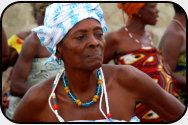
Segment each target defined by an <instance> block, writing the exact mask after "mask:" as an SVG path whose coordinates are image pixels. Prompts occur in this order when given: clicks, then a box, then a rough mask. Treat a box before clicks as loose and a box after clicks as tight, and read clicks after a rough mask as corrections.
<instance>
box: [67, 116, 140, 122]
mask: <svg viewBox="0 0 188 125" xmlns="http://www.w3.org/2000/svg"><path fill="white" fill-rule="evenodd" d="M69 122H126V121H125V120H116V119H111V120H108V119H100V120H74V121H69ZM129 122H140V119H138V118H137V117H136V116H134V117H132V118H131V120H130V121H129Z"/></svg>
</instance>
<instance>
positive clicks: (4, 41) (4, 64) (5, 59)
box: [1, 28, 9, 71]
mask: <svg viewBox="0 0 188 125" xmlns="http://www.w3.org/2000/svg"><path fill="white" fill-rule="evenodd" d="M1 31H2V51H1V52H2V66H1V69H2V71H5V70H6V69H7V68H8V67H9V65H7V63H8V59H9V51H8V44H7V37H6V33H5V31H4V29H3V28H2V30H1Z"/></svg>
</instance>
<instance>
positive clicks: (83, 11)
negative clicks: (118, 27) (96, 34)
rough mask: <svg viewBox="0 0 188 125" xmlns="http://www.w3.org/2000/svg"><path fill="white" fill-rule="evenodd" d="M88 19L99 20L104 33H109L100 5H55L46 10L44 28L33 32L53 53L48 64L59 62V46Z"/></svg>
mask: <svg viewBox="0 0 188 125" xmlns="http://www.w3.org/2000/svg"><path fill="white" fill-rule="evenodd" d="M87 18H93V19H96V20H98V21H99V23H100V24H101V27H102V29H103V33H105V32H106V31H107V28H106V25H105V21H104V17H103V11H102V9H101V8H100V6H99V4H98V3H54V4H51V5H50V6H48V7H47V8H46V13H45V18H44V26H39V27H37V28H34V29H32V31H35V32H36V33H37V36H38V37H39V39H40V41H41V44H42V45H43V46H45V47H46V48H47V49H48V50H49V51H50V52H51V53H52V56H51V57H50V58H49V60H48V61H47V63H49V62H53V61H54V60H56V62H58V60H57V58H56V56H55V53H56V46H57V44H58V43H59V42H60V41H61V40H62V39H63V38H64V37H65V35H66V34H67V33H68V32H69V30H70V29H71V28H72V27H73V26H74V25H76V24H77V23H78V22H80V21H82V20H84V19H87Z"/></svg>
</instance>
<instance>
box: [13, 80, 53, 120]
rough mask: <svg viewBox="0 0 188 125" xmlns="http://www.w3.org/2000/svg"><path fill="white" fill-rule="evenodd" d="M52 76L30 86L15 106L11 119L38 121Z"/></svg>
mask: <svg viewBox="0 0 188 125" xmlns="http://www.w3.org/2000/svg"><path fill="white" fill-rule="evenodd" d="M53 81H54V77H53V78H51V79H49V80H46V81H44V82H41V83H39V84H36V85H34V86H32V87H31V88H30V89H29V90H28V91H27V93H26V94H25V95H24V97H23V98H22V100H21V101H20V103H19V105H18V106H17V108H16V110H15V112H14V115H13V120H14V121H16V122H25V121H26V122H28V121H38V120H39V118H40V115H41V114H42V113H43V112H44V110H45V108H46V106H47V104H48V103H47V102H48V97H49V95H50V92H51V87H52V84H53Z"/></svg>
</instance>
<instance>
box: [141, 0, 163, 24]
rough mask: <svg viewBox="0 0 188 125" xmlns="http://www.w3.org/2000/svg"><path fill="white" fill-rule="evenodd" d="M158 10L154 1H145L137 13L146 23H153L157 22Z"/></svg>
mask: <svg viewBox="0 0 188 125" xmlns="http://www.w3.org/2000/svg"><path fill="white" fill-rule="evenodd" d="M158 12H159V10H158V9H157V4H156V3H146V4H145V6H144V7H143V8H142V9H141V10H140V11H139V15H140V16H141V19H142V20H143V21H144V22H145V23H146V24H150V25H155V24H156V23H157V17H158Z"/></svg>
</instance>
